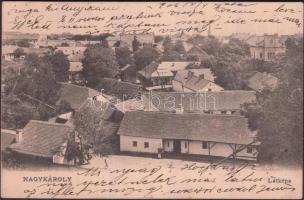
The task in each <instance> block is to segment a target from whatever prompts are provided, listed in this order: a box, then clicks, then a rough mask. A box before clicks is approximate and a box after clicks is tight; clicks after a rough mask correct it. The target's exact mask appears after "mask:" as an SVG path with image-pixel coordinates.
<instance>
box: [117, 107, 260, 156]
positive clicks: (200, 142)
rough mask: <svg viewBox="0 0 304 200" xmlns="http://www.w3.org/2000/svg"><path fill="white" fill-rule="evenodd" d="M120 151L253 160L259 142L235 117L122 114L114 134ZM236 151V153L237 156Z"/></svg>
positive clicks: (149, 113)
mask: <svg viewBox="0 0 304 200" xmlns="http://www.w3.org/2000/svg"><path fill="white" fill-rule="evenodd" d="M118 134H119V136H120V151H122V152H135V153H150V154H158V153H162V152H167V153H174V154H191V155H206V156H218V157H227V156H229V155H231V154H232V153H236V155H235V158H237V159H246V160H256V159H257V156H258V151H257V147H258V146H259V144H260V142H258V141H256V139H255V135H256V134H255V132H252V131H250V130H249V129H248V122H247V118H245V117H243V116H239V115H208V114H197V113H187V114H186V113H184V114H175V113H168V112H144V111H131V112H126V113H125V116H124V119H123V121H122V123H121V126H120V129H119V131H118ZM238 151H239V152H238Z"/></svg>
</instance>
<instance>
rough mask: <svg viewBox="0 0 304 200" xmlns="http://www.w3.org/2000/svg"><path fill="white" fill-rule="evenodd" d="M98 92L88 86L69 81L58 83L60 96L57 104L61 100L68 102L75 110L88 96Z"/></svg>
mask: <svg viewBox="0 0 304 200" xmlns="http://www.w3.org/2000/svg"><path fill="white" fill-rule="evenodd" d="M99 94H100V93H99V92H98V91H96V90H93V89H91V88H88V87H82V86H78V85H74V84H70V83H60V97H59V100H58V102H57V105H58V104H59V103H60V102H61V101H65V102H67V103H69V104H70V105H71V107H72V109H74V110H77V109H78V108H79V107H80V106H81V105H82V104H83V103H84V102H85V101H86V100H87V99H88V98H91V97H94V96H96V95H99Z"/></svg>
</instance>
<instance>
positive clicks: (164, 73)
mask: <svg viewBox="0 0 304 200" xmlns="http://www.w3.org/2000/svg"><path fill="white" fill-rule="evenodd" d="M168 76H169V77H173V73H172V72H171V71H170V70H167V69H158V70H156V71H155V72H153V73H152V74H151V77H168Z"/></svg>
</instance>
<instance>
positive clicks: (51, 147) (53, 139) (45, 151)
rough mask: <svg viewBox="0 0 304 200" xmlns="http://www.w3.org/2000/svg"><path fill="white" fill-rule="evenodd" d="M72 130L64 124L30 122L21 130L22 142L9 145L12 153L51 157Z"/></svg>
mask: <svg viewBox="0 0 304 200" xmlns="http://www.w3.org/2000/svg"><path fill="white" fill-rule="evenodd" d="M71 131H72V128H71V127H70V126H68V125H65V124H58V123H51V122H44V121H36V120H31V121H30V122H29V123H28V124H27V125H26V126H25V127H24V129H23V140H22V141H21V142H18V143H14V144H12V145H10V148H11V149H12V150H13V151H16V152H19V153H24V154H29V155H34V156H42V157H48V158H49V157H52V156H53V155H54V154H55V153H56V150H57V149H58V148H59V147H60V146H61V145H63V143H64V142H65V141H67V139H68V137H69V134H70V132H71Z"/></svg>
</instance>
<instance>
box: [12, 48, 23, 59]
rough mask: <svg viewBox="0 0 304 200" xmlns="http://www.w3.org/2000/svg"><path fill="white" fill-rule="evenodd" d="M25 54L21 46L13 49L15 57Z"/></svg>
mask: <svg viewBox="0 0 304 200" xmlns="http://www.w3.org/2000/svg"><path fill="white" fill-rule="evenodd" d="M24 55H25V52H24V50H23V49H22V48H17V49H16V50H15V51H14V56H15V58H20V57H21V56H24Z"/></svg>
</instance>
